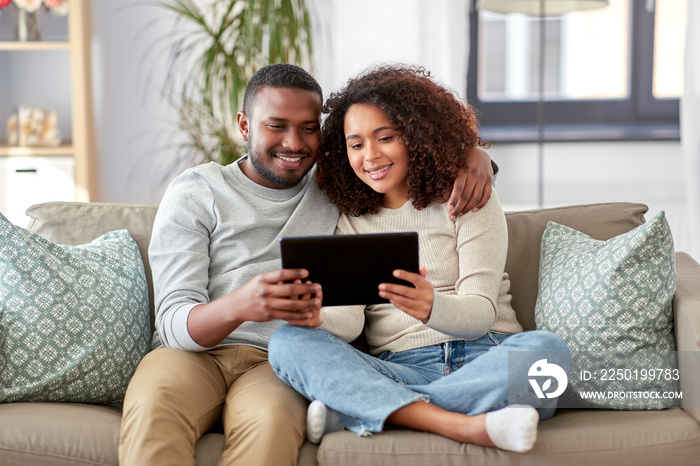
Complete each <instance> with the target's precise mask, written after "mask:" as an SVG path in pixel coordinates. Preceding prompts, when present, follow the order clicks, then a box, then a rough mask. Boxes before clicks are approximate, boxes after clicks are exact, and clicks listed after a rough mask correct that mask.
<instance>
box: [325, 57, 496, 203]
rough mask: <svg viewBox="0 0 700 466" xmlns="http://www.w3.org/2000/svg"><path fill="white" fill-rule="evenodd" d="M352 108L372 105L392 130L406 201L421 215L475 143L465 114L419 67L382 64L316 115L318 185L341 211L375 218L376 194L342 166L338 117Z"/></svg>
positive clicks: (472, 120) (471, 120)
mask: <svg viewBox="0 0 700 466" xmlns="http://www.w3.org/2000/svg"><path fill="white" fill-rule="evenodd" d="M355 104H371V105H374V106H375V107H377V108H379V109H380V110H382V111H383V112H384V113H385V114H386V115H387V117H388V118H389V120H390V121H391V122H392V123H393V124H394V125H396V132H397V134H398V135H399V137H400V138H401V140H402V142H403V143H404V144H405V145H406V148H407V149H408V159H409V163H408V167H409V168H408V170H409V173H408V187H409V188H408V189H409V190H408V195H409V197H410V199H411V201H412V202H413V205H414V206H415V207H416V208H418V209H421V208H423V207H425V206H427V205H428V204H429V203H431V202H433V201H439V200H441V199H442V198H443V196H444V194H445V193H446V191H447V190H448V189H449V188H450V187H451V186H452V183H453V182H454V180H455V178H456V177H457V172H458V170H459V169H460V168H461V167H463V166H464V165H465V164H466V156H467V153H468V152H469V150H471V148H473V147H474V146H475V145H486V144H484V143H482V142H481V139H480V138H479V133H478V130H477V118H476V114H475V112H474V110H473V109H472V107H470V106H469V105H467V104H466V103H465V102H462V101H460V100H458V99H457V98H456V97H455V95H454V94H453V93H452V91H450V90H449V89H447V88H445V87H444V86H442V85H440V84H438V83H437V82H435V81H434V80H433V79H432V77H431V75H430V72H428V71H427V70H425V69H424V68H422V67H415V66H403V65H383V66H379V67H377V68H372V69H369V70H367V71H365V72H363V73H362V74H360V75H359V76H357V77H355V78H353V79H351V80H349V81H348V84H347V86H346V87H345V88H344V89H342V90H340V91H337V92H334V93H332V94H331V95H330V97H329V98H328V100H327V101H326V103H325V105H324V106H323V112H324V113H327V114H328V116H327V118H326V119H325V121H324V123H323V129H322V131H321V134H322V136H321V147H320V150H319V154H318V161H317V164H318V184H319V186H320V187H321V189H322V190H323V191H324V193H325V195H326V197H328V198H329V199H330V200H331V202H333V203H334V204H335V205H336V206H338V208H339V209H340V211H341V212H343V213H346V214H350V215H354V216H359V215H362V214H365V213H376V212H377V211H378V210H379V207H380V206H381V204H382V194H380V193H377V192H375V191H374V190H373V189H372V188H370V187H369V186H367V185H366V184H365V183H364V182H363V181H361V180H360V179H359V178H358V177H357V175H356V174H355V172H354V171H353V169H352V167H351V166H350V163H349V162H348V154H347V147H346V141H345V133H344V125H345V114H346V113H347V111H348V109H349V108H350V107H351V106H352V105H355Z"/></svg>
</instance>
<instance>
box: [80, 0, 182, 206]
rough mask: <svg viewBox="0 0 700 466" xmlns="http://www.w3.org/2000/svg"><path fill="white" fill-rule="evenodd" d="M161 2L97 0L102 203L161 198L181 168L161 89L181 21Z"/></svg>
mask: <svg viewBox="0 0 700 466" xmlns="http://www.w3.org/2000/svg"><path fill="white" fill-rule="evenodd" d="M154 3H155V2H143V1H142V0H122V1H119V2H112V1H109V2H108V1H104V0H98V1H93V2H92V19H93V23H92V28H93V31H92V35H93V42H92V49H93V50H92V52H93V53H92V56H93V59H92V61H93V63H92V65H93V66H92V68H93V76H92V79H93V92H94V96H93V97H94V106H95V132H96V135H95V136H96V144H97V169H98V183H97V186H98V196H99V197H98V200H99V201H104V202H128V203H139V204H140V203H145V204H157V203H158V202H159V201H160V198H161V197H162V195H163V192H164V190H165V187H166V186H167V183H168V182H169V181H170V179H171V178H172V177H173V176H174V175H175V174H177V173H178V172H179V171H181V168H179V167H178V164H177V162H176V158H175V156H176V153H177V133H176V132H175V131H174V130H173V128H174V125H173V123H174V115H173V112H172V110H171V109H170V107H169V106H168V105H167V103H166V100H165V99H164V98H163V97H162V96H161V95H160V92H161V90H162V88H163V83H164V80H165V72H166V68H165V63H166V57H167V49H166V48H165V46H164V42H163V40H162V38H163V37H164V36H166V35H167V34H168V32H169V31H170V30H171V29H172V26H173V21H172V17H171V16H170V14H169V12H168V11H167V10H165V9H164V8H159V7H157V6H154ZM173 166H175V170H174V171H173Z"/></svg>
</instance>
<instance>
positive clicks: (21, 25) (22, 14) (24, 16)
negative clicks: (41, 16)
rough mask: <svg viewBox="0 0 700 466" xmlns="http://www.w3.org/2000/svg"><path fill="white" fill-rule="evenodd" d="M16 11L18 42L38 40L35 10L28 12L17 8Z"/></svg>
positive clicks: (39, 36) (38, 32) (39, 33)
mask: <svg viewBox="0 0 700 466" xmlns="http://www.w3.org/2000/svg"><path fill="white" fill-rule="evenodd" d="M17 12H18V17H17V39H18V40H19V41H20V42H27V41H33V40H40V39H41V32H40V31H39V22H38V20H37V14H36V11H32V12H29V11H27V10H24V9H22V8H18V9H17Z"/></svg>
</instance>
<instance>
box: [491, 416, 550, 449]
mask: <svg viewBox="0 0 700 466" xmlns="http://www.w3.org/2000/svg"><path fill="white" fill-rule="evenodd" d="M539 420H540V415H539V413H538V412H537V410H536V409H535V408H533V407H532V406H528V405H511V406H506V407H505V408H503V409H499V410H498V411H492V412H490V413H486V433H487V434H489V437H490V438H491V441H493V443H495V444H496V446H497V447H498V448H500V449H502V450H512V451H517V452H519V453H523V452H526V451H529V450H530V449H532V446H533V445H534V444H535V440H537V422H538V421H539Z"/></svg>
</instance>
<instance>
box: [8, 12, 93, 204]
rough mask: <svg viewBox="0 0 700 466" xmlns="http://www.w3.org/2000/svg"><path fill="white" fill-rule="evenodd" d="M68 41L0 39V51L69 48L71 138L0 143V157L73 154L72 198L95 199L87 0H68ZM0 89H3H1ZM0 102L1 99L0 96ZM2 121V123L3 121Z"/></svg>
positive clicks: (89, 21)
mask: <svg viewBox="0 0 700 466" xmlns="http://www.w3.org/2000/svg"><path fill="white" fill-rule="evenodd" d="M68 1H69V2H70V4H69V11H68V19H67V20H68V40H66V41H36V42H17V41H0V51H11V52H12V53H26V52H29V53H31V52H33V51H51V50H68V51H69V55H70V62H71V63H70V70H71V127H72V132H71V133H72V134H71V135H70V141H68V142H67V143H65V144H61V145H60V146H57V147H25V146H21V147H10V146H7V145H0V157H14V156H30V157H31V156H41V157H45V156H72V157H73V158H74V160H75V186H76V193H75V200H76V201H85V202H87V201H94V200H96V197H97V196H96V182H95V173H96V170H95V162H94V160H95V155H94V154H95V140H94V121H93V111H92V79H91V62H90V54H91V52H90V42H91V35H92V20H91V10H90V0H68ZM0 92H2V90H0ZM0 101H2V99H0ZM2 123H3V124H4V122H2Z"/></svg>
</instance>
